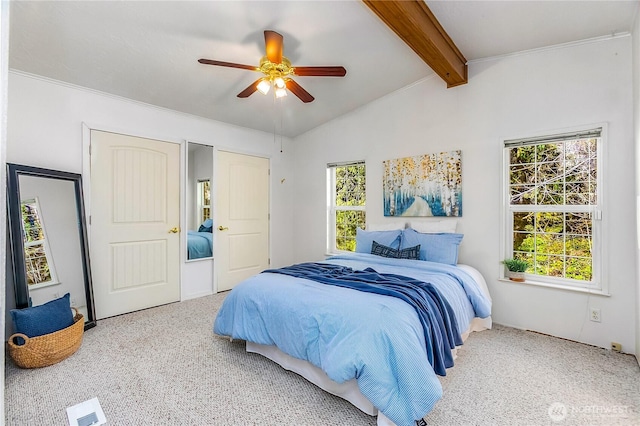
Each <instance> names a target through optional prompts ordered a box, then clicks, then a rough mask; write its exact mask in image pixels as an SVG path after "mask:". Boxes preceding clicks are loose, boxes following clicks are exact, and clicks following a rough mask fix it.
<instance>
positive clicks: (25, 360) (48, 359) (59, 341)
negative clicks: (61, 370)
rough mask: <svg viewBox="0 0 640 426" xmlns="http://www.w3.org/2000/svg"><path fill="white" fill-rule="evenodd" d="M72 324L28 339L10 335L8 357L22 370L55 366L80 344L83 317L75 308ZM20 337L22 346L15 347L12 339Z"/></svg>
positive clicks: (16, 334) (20, 334) (19, 334)
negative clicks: (22, 341)
mask: <svg viewBox="0 0 640 426" xmlns="http://www.w3.org/2000/svg"><path fill="white" fill-rule="evenodd" d="M72 309H73V310H74V311H75V316H74V317H73V324H71V325H70V326H69V327H67V328H63V329H62V330H58V331H55V332H53V333H49V334H44V335H42V336H37V337H28V336H26V335H24V334H22V333H15V334H13V335H11V337H10V338H9V341H8V342H7V344H8V345H9V355H10V356H11V358H12V359H13V361H14V362H15V363H16V364H17V365H18V367H22V368H39V367H46V366H48V365H52V364H55V363H57V362H60V361H62V360H63V359H65V358H67V357H69V356H71V355H72V354H73V353H74V352H75V351H77V350H78V348H79V347H80V344H81V343H82V335H83V333H84V317H83V316H82V314H81V313H80V312H78V310H77V309H76V308H72ZM16 337H22V338H23V339H24V340H25V343H24V345H16V344H15V343H14V338H16Z"/></svg>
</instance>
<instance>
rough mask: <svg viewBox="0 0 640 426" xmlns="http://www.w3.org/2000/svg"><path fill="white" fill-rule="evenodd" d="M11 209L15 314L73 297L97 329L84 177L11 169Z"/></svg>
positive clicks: (18, 167) (17, 166) (73, 303)
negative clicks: (83, 184)
mask: <svg viewBox="0 0 640 426" xmlns="http://www.w3.org/2000/svg"><path fill="white" fill-rule="evenodd" d="M7 208H8V219H9V237H10V243H11V257H12V273H13V278H14V280H13V281H14V285H15V298H16V301H15V302H16V308H26V307H28V306H37V305H42V304H43V303H46V302H48V301H50V300H53V299H56V298H58V297H61V296H64V295H65V294H66V293H69V294H70V301H71V306H73V307H75V308H77V309H78V311H80V313H82V315H83V316H84V318H85V320H86V322H85V329H88V328H91V327H93V326H95V312H94V306H93V294H92V286H91V268H90V263H89V251H88V244H87V243H88V241H87V231H86V224H85V216H84V202H83V197H82V180H81V175H79V174H76V173H69V172H63V171H58V170H49V169H42V168H38V167H31V166H24V165H20V164H11V163H9V164H7Z"/></svg>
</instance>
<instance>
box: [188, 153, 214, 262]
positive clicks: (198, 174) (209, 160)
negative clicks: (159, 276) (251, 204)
mask: <svg viewBox="0 0 640 426" xmlns="http://www.w3.org/2000/svg"><path fill="white" fill-rule="evenodd" d="M212 176H213V147H212V146H208V145H201V144H197V143H193V142H189V145H188V152H187V197H186V199H187V209H186V210H187V228H188V229H187V259H188V260H193V259H211V257H212V256H213V217H212V212H213V209H212V207H213V206H212V205H211V183H212V182H211V178H212Z"/></svg>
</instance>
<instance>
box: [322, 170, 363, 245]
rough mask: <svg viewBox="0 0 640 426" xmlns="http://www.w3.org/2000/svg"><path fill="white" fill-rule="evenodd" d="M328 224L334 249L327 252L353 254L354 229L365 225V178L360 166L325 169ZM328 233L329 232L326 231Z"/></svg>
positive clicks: (354, 242) (354, 243)
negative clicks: (327, 193) (327, 189)
mask: <svg viewBox="0 0 640 426" xmlns="http://www.w3.org/2000/svg"><path fill="white" fill-rule="evenodd" d="M329 182H330V188H331V190H332V194H331V195H330V200H331V205H330V206H329V207H330V213H329V214H330V218H331V219H332V220H330V222H333V223H331V224H330V226H331V227H333V229H335V231H334V233H332V232H329V234H330V235H331V234H334V241H335V247H331V243H330V244H329V249H330V250H331V249H337V250H346V251H355V249H356V229H357V228H358V227H360V228H364V227H365V223H366V212H365V202H366V176H365V165H364V163H354V164H346V165H337V166H330V167H329ZM330 231H331V230H330Z"/></svg>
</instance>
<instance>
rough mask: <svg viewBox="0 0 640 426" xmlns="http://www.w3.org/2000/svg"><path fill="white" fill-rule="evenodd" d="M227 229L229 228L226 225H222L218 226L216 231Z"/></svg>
mask: <svg viewBox="0 0 640 426" xmlns="http://www.w3.org/2000/svg"><path fill="white" fill-rule="evenodd" d="M227 229H229V228H227V227H226V226H222V225H220V226H218V231H226V230H227Z"/></svg>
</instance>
